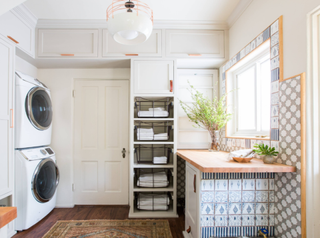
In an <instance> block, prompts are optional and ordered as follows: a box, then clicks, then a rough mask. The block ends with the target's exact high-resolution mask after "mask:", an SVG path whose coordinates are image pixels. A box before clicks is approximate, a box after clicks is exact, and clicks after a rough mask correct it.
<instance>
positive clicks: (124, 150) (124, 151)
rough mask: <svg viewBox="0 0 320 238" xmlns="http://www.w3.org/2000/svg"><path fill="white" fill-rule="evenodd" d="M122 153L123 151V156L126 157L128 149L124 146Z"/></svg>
mask: <svg viewBox="0 0 320 238" xmlns="http://www.w3.org/2000/svg"><path fill="white" fill-rule="evenodd" d="M121 153H122V158H125V157H126V153H127V151H126V149H125V148H123V149H122V151H121Z"/></svg>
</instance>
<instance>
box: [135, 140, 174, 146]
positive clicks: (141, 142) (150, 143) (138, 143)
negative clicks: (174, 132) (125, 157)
mask: <svg viewBox="0 0 320 238" xmlns="http://www.w3.org/2000/svg"><path fill="white" fill-rule="evenodd" d="M133 144H134V145H152V144H154V145H173V144H174V142H173V141H171V142H164V141H160V140H156V141H155V140H150V141H135V142H133Z"/></svg>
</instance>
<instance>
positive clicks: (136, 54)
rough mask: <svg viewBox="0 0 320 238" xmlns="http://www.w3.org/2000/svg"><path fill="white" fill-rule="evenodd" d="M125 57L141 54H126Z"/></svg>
mask: <svg viewBox="0 0 320 238" xmlns="http://www.w3.org/2000/svg"><path fill="white" fill-rule="evenodd" d="M125 56H139V54H125Z"/></svg>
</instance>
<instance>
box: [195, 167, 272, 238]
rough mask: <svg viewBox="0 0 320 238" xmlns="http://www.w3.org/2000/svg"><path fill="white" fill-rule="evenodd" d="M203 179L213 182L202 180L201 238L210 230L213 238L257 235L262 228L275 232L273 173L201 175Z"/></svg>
mask: <svg viewBox="0 0 320 238" xmlns="http://www.w3.org/2000/svg"><path fill="white" fill-rule="evenodd" d="M204 177H206V178H214V179H203V180H201V191H200V193H201V201H202V202H201V223H200V224H201V232H202V233H201V234H202V235H201V237H208V236H205V235H206V234H212V229H213V234H212V236H213V237H225V235H227V236H241V235H243V234H254V235H257V231H258V229H257V227H262V226H263V227H264V226H265V227H267V228H268V229H273V230H274V228H273V226H274V220H275V216H274V193H275V192H274V190H273V189H274V180H275V179H274V173H212V174H211V173H202V178H204ZM270 209H271V210H270ZM271 213H272V214H271ZM270 216H271V217H270Z"/></svg>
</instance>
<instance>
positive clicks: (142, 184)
mask: <svg viewBox="0 0 320 238" xmlns="http://www.w3.org/2000/svg"><path fill="white" fill-rule="evenodd" d="M168 185H169V181H164V182H143V181H137V186H139V187H147V188H164V187H167V186H168Z"/></svg>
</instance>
